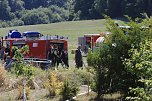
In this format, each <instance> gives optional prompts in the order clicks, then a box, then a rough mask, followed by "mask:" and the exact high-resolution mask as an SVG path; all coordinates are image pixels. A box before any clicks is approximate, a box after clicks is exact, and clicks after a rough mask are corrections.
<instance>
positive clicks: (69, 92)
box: [62, 80, 79, 101]
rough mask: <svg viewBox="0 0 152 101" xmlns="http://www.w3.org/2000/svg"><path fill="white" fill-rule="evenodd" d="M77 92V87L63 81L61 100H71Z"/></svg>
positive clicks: (67, 81)
mask: <svg viewBox="0 0 152 101" xmlns="http://www.w3.org/2000/svg"><path fill="white" fill-rule="evenodd" d="M78 91H79V87H78V86H76V85H75V84H73V83H72V82H70V81H69V80H65V82H64V87H63V90H62V100H63V101H65V100H70V101H71V100H72V98H73V97H74V96H76V95H77V93H78Z"/></svg>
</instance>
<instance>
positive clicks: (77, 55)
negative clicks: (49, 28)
mask: <svg viewBox="0 0 152 101" xmlns="http://www.w3.org/2000/svg"><path fill="white" fill-rule="evenodd" d="M75 63H76V67H77V68H80V67H82V66H83V60H82V53H81V50H80V48H78V49H77V50H76V52H75Z"/></svg>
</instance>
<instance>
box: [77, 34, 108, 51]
mask: <svg viewBox="0 0 152 101" xmlns="http://www.w3.org/2000/svg"><path fill="white" fill-rule="evenodd" d="M107 34H109V33H108V32H102V33H100V34H85V35H84V36H82V37H78V45H79V46H80V47H81V50H82V51H83V52H87V50H88V49H89V48H90V49H91V50H92V51H93V50H94V49H95V48H96V47H98V43H102V42H103V41H104V35H107Z"/></svg>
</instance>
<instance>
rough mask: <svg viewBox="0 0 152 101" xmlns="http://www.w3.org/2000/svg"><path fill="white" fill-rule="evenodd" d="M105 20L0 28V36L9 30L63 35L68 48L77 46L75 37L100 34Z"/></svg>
mask: <svg viewBox="0 0 152 101" xmlns="http://www.w3.org/2000/svg"><path fill="white" fill-rule="evenodd" d="M104 22H105V20H85V21H70V22H61V23H52V24H41V25H30V26H19V27H9V28H0V35H1V36H3V35H7V33H8V31H9V30H10V29H17V30H19V31H20V32H24V31H39V32H41V33H43V34H45V35H46V34H49V35H63V36H68V37H69V45H70V48H74V47H73V46H74V45H75V44H77V37H78V36H82V35H83V34H87V33H100V32H101V31H104V30H105V26H104Z"/></svg>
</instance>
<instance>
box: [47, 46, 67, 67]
mask: <svg viewBox="0 0 152 101" xmlns="http://www.w3.org/2000/svg"><path fill="white" fill-rule="evenodd" d="M48 59H49V60H51V61H52V66H53V67H54V66H57V67H58V66H59V64H60V63H61V65H62V66H63V67H65V68H68V67H69V63H68V52H67V51H66V50H64V49H62V48H61V47H58V46H57V45H52V46H51V48H50V51H49V54H48Z"/></svg>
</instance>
